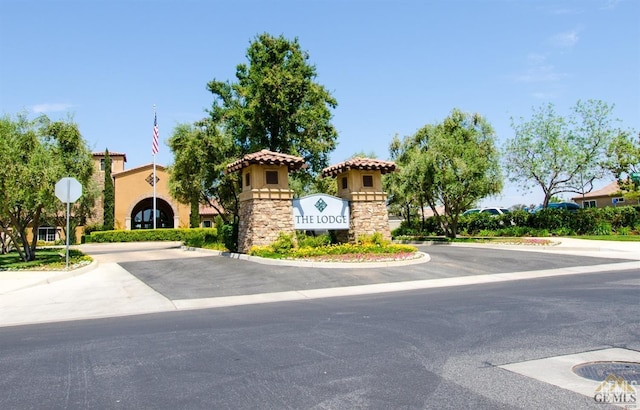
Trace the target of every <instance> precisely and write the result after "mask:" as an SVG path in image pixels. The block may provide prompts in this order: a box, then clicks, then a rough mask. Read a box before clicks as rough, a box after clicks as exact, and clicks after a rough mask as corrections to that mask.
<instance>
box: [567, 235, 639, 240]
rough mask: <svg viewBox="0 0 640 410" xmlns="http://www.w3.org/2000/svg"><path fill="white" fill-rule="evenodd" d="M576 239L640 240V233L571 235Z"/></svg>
mask: <svg viewBox="0 0 640 410" xmlns="http://www.w3.org/2000/svg"><path fill="white" fill-rule="evenodd" d="M571 238H575V239H591V240H594V241H619V242H640V235H583V236H571Z"/></svg>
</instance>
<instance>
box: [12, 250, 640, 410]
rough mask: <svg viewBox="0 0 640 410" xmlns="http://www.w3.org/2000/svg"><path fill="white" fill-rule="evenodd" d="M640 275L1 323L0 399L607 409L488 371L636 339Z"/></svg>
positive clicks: (94, 404)
mask: <svg viewBox="0 0 640 410" xmlns="http://www.w3.org/2000/svg"><path fill="white" fill-rule="evenodd" d="M442 263H443V264H445V265H446V263H447V262H446V261H445V260H443V261H442ZM556 263H559V262H556ZM494 269H499V268H498V267H497V266H496V267H495V268H494ZM639 275H640V271H638V270H632V271H618V272H603V273H601V274H589V275H575V276H563V277H551V278H544V279H531V280H525V281H517V282H501V283H493V284H486V285H475V286H463V287H455V288H440V289H427V290H417V291H410V292H401V293H390V294H377V295H364V296H358V297H342V298H331V299H317V300H308V301H301V302H286V303H272V304H266V305H250V306H240V307H234V308H218V309H206V310H197V311H186V312H184V311H183V312H173V313H163V314H152V315H144V316H133V317H127V318H117V319H116V318H113V319H101V320H93V321H79V322H65V323H57V324H47V325H32V326H20V327H15V328H4V329H2V330H1V331H0V352H1V353H0V374H2V377H0V391H2V392H3V394H2V395H0V408H2V409H28V408H34V409H40V408H47V409H88V408H97V409H177V408H180V409H258V408H259V409H307V408H309V409H351V408H368V409H400V408H433V409H462V408H464V409H467V408H473V409H511V408H525V409H540V408H554V409H555V408H557V409H560V408H562V409H588V408H593V409H601V410H602V409H608V408H613V407H609V406H607V405H603V404H597V403H595V402H594V401H593V399H592V398H590V397H587V396H583V395H580V394H577V393H573V392H571V391H568V390H565V389H562V388H559V387H555V386H552V385H549V384H546V383H543V382H540V381H536V380H534V379H530V378H527V377H525V376H520V375H518V374H515V373H511V372H509V371H507V370H504V369H502V368H499V367H497V366H499V365H502V364H506V363H512V362H518V361H523V360H529V359H537V358H543V357H549V356H554V355H559V354H571V353H576V352H583V351H588V350H594V349H601V348H604V347H613V346H615V347H624V348H627V349H633V350H640V324H639V318H638V290H639V289H640V279H639V277H640V276H639Z"/></svg>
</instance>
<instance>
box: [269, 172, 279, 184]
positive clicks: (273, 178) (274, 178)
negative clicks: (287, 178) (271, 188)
mask: <svg viewBox="0 0 640 410" xmlns="http://www.w3.org/2000/svg"><path fill="white" fill-rule="evenodd" d="M267 184H269V185H278V171H267Z"/></svg>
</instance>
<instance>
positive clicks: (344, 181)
mask: <svg viewBox="0 0 640 410" xmlns="http://www.w3.org/2000/svg"><path fill="white" fill-rule="evenodd" d="M342 189H347V177H342Z"/></svg>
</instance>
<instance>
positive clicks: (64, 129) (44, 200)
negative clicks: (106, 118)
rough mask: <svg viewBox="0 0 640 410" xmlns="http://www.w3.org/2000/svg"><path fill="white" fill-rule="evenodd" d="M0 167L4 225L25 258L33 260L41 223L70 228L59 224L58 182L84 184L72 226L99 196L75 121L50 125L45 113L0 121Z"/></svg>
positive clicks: (0, 216) (0, 218)
mask: <svg viewBox="0 0 640 410" xmlns="http://www.w3.org/2000/svg"><path fill="white" fill-rule="evenodd" d="M0 163H1V164H3V166H2V167H0V168H1V170H0V221H1V222H0V226H1V227H2V229H3V232H4V234H5V235H7V236H9V237H10V238H11V242H12V243H13V246H14V247H15V248H16V249H17V250H18V251H19V252H20V255H21V257H22V259H23V260H25V261H30V260H34V259H35V252H36V244H37V232H38V228H39V227H40V226H41V223H42V222H44V221H48V222H49V223H50V224H53V225H55V226H64V225H66V224H65V223H60V221H62V220H63V219H66V213H65V212H66V207H65V206H64V205H63V204H62V203H61V202H60V201H59V200H58V199H57V198H56V197H55V194H54V187H55V184H56V182H57V181H59V180H60V178H62V177H74V178H76V179H78V181H79V182H80V183H81V184H82V186H83V195H82V197H81V198H80V200H79V201H77V202H76V203H75V204H74V205H73V208H72V209H73V211H72V214H73V217H74V218H73V222H74V226H77V225H78V224H79V223H82V222H83V220H84V219H85V218H86V217H87V216H88V215H90V212H91V208H92V207H93V203H94V200H95V194H96V188H95V186H94V184H93V180H92V179H91V176H92V172H93V164H92V158H91V152H90V151H89V150H88V148H87V145H86V143H85V141H84V139H82V136H81V135H80V132H79V130H78V127H77V125H76V124H75V123H74V122H73V121H72V120H71V119H68V120H67V121H56V122H51V121H50V120H49V118H47V117H46V116H44V115H43V116H40V117H38V118H36V119H34V120H29V119H28V118H27V116H26V115H24V114H19V115H18V116H17V117H16V119H15V120H14V119H12V118H10V117H9V116H4V117H2V118H0ZM28 229H31V230H32V240H31V241H29V240H28V235H27V230H28ZM74 237H75V235H74Z"/></svg>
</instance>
